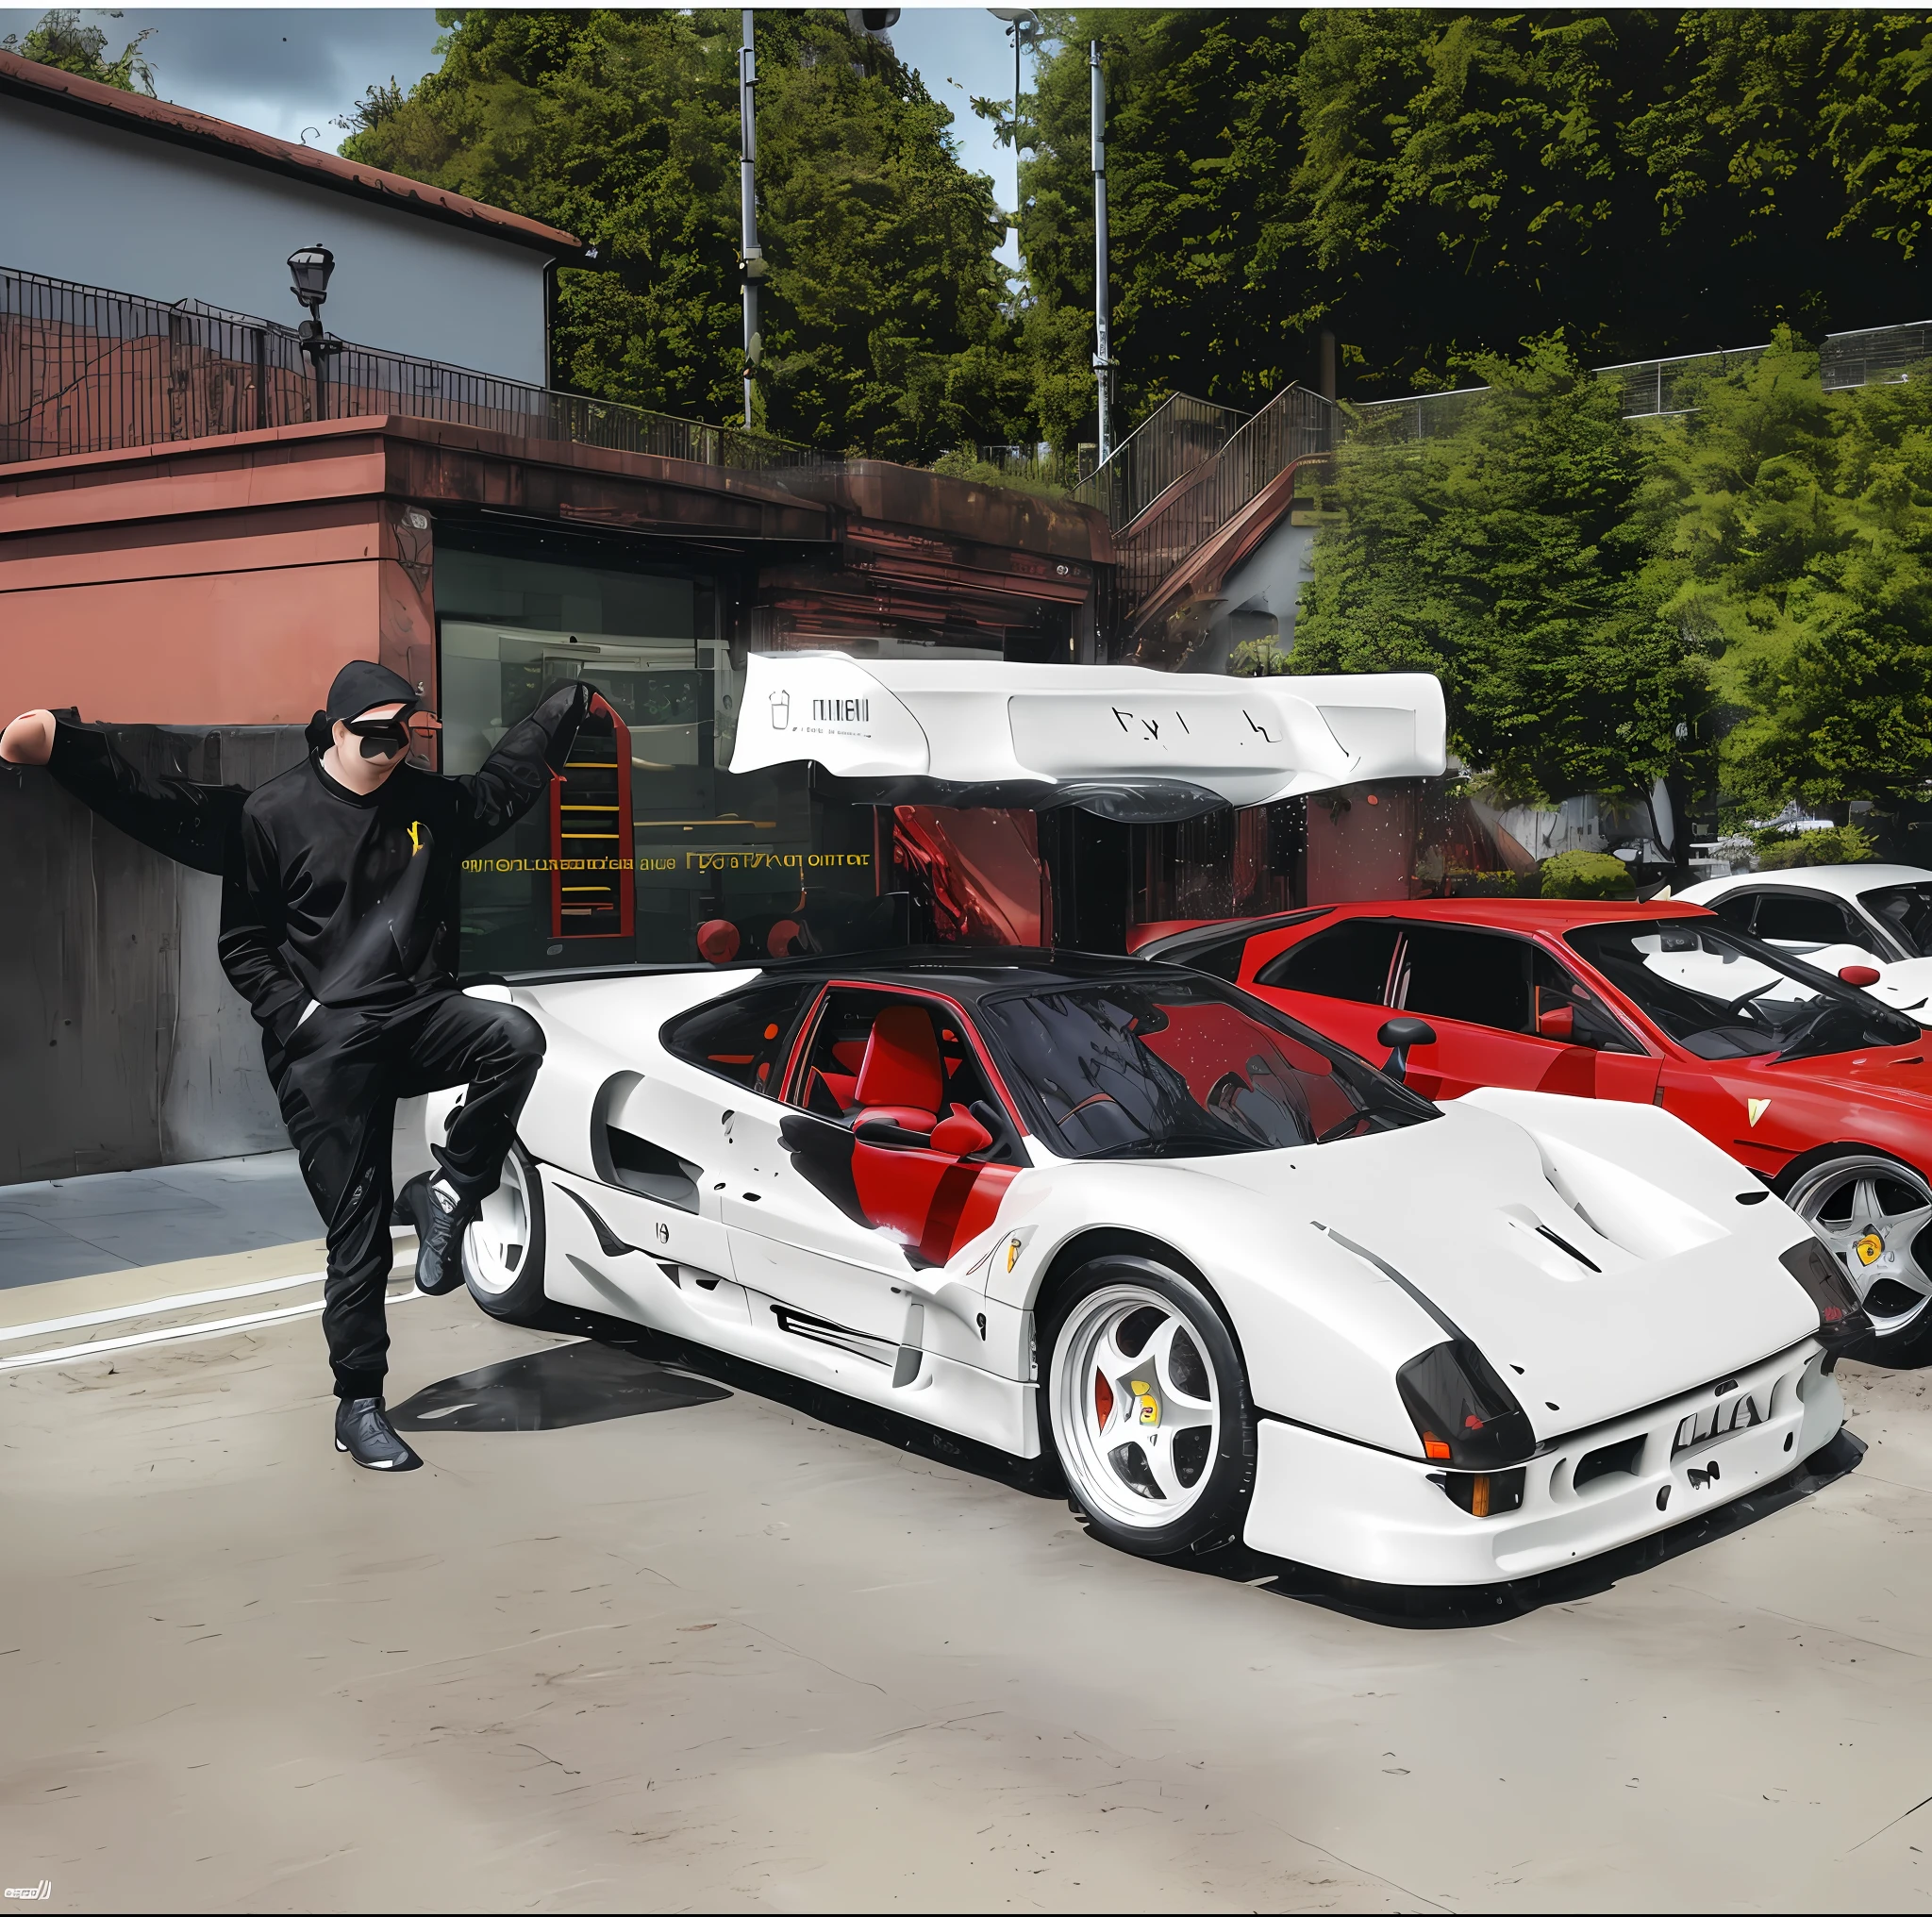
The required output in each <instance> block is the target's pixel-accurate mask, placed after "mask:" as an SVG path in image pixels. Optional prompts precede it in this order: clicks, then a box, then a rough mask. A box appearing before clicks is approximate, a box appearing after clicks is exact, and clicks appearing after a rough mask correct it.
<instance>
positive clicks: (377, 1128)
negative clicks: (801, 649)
mask: <svg viewBox="0 0 1932 1917" xmlns="http://www.w3.org/2000/svg"><path fill="white" fill-rule="evenodd" d="M593 696H594V694H593V691H592V689H591V687H590V686H588V685H587V684H585V683H584V682H582V681H580V680H578V681H572V682H570V683H569V684H567V685H563V686H559V687H558V688H557V689H556V690H555V691H554V692H551V693H550V694H549V696H548V697H546V698H545V699H544V700H543V701H542V703H541V705H539V706H538V708H537V709H536V710H535V711H534V712H533V713H531V715H530V716H529V717H528V718H527V719H525V720H522V721H520V722H519V723H518V724H517V725H513V726H511V727H510V729H509V730H508V732H507V733H505V735H504V737H503V740H502V742H501V743H499V745H498V746H497V748H496V750H495V751H494V752H493V753H491V756H490V758H488V759H487V760H486V761H485V762H484V764H483V766H482V768H481V770H480V771H478V772H476V773H475V774H474V775H470V776H468V777H464V778H444V777H440V776H438V775H435V774H431V773H425V772H423V771H420V770H419V769H418V768H416V767H414V766H411V765H407V764H405V763H404V762H403V760H404V755H405V754H406V753H407V751H408V722H409V720H410V718H411V716H412V715H413V714H414V713H415V712H416V709H417V708H418V706H419V704H420V701H419V700H418V699H417V697H416V694H415V692H414V689H413V688H412V687H411V686H410V685H409V684H408V681H407V680H404V679H402V678H400V677H399V676H398V675H395V674H394V673H391V672H390V671H388V670H387V669H386V668H384V667H381V666H377V665H375V664H372V663H370V662H368V661H366V660H358V661H356V662H354V663H352V664H350V665H348V666H345V667H344V668H343V669H342V671H341V673H339V674H338V675H337V676H336V680H335V683H334V685H333V686H331V687H330V689H329V699H328V706H327V708H326V711H325V712H324V713H319V714H317V717H316V722H315V723H314V724H312V725H311V726H310V728H309V743H310V748H311V749H310V754H309V757H308V758H307V759H305V760H304V762H303V763H302V764H300V765H298V766H296V767H294V768H293V769H291V771H289V772H286V773H283V774H281V775H279V776H278V777H276V778H273V779H270V780H269V781H268V782H267V783H266V784H264V785H262V786H261V787H259V788H258V790H257V791H255V792H252V793H247V794H244V793H242V792H241V791H240V789H239V788H236V787H232V786H227V787H214V786H202V785H196V784H194V783H192V782H191V781H188V780H181V779H166V780H150V779H145V778H143V777H142V775H140V774H138V773H136V772H135V771H134V769H133V768H131V767H130V766H128V764H127V762H126V761H125V759H122V758H119V756H118V755H116V754H115V753H114V752H113V751H112V748H111V747H110V746H109V745H108V742H107V741H106V740H105V739H104V738H103V737H102V736H101V735H100V734H98V733H92V732H90V731H88V730H87V729H86V728H83V727H80V726H78V725H66V724H64V723H63V724H58V725H55V724H54V723H52V721H51V715H47V714H29V715H24V716H23V719H22V720H18V721H16V722H14V725H13V726H10V727H8V731H7V733H6V734H5V735H4V743H0V756H5V757H8V758H12V759H21V758H26V759H28V760H30V761H31V762H38V763H45V764H48V765H49V769H50V770H51V771H52V772H53V773H54V775H55V776H56V777H57V778H58V779H59V780H60V782H61V783H62V784H63V785H65V786H67V787H68V788H69V790H71V791H74V792H76V794H77V795H78V796H79V797H81V798H82V799H83V800H85V801H86V803H88V804H89V805H90V806H92V807H93V808H94V809H95V810H96V811H98V812H100V813H101V814H102V816H103V817H106V818H108V819H109V820H111V821H112V822H113V823H114V824H116V825H121V826H122V827H123V828H124V829H125V830H127V831H129V832H130V833H131V835H132V836H134V837H136V838H138V839H140V840H141V841H142V842H143V843H145V844H148V845H152V846H155V847H156V848H157V849H158V850H160V851H163V852H166V853H168V854H170V855H171V856H173V857H175V858H180V859H181V860H182V862H184V863H186V864H191V865H194V866H197V867H199V868H200V869H201V870H203V871H219V872H221V873H222V875H223V879H224V887H223V904H222V933H221V942H220V953H221V959H222V965H223V968H224V970H225V972H226V973H227V975H228V977H229V979H230V980H231V981H232V983H233V984H234V985H235V987H236V989H237V990H238V991H240V992H242V995H243V996H244V997H246V998H247V1000H248V1001H249V1004H250V1006H251V1008H252V1009H253V1010H254V1013H255V1017H256V1020H257V1022H258V1024H259V1025H261V1028H262V1054H263V1058H264V1059H265V1061H266V1063H267V1066H268V1071H269V1076H270V1079H271V1080H272V1081H273V1083H274V1085H275V1095H276V1097H277V1098H278V1100H279V1101H280V1104H281V1109H282V1117H283V1120H284V1122H285V1123H286V1124H287V1125H288V1127H289V1138H290V1142H291V1143H292V1144H293V1145H294V1147H295V1149H296V1152H297V1154H298V1157H299V1159H300V1162H301V1166H302V1175H303V1177H304V1179H305V1181H306V1182H307V1184H308V1191H309V1195H310V1196H311V1197H312V1198H313V1199H314V1200H315V1205H316V1209H317V1210H318V1211H319V1212H320V1213H321V1214H322V1218H323V1221H324V1224H325V1226H326V1228H327V1242H328V1275H327V1282H326V1287H325V1294H324V1305H323V1328H324V1331H325V1335H326V1337H327V1339H328V1346H329V1359H330V1362H331V1364H332V1366H333V1367H334V1371H335V1389H336V1396H337V1399H338V1400H339V1404H338V1408H337V1414H336V1444H337V1448H338V1449H339V1450H343V1451H347V1452H348V1453H349V1454H350V1455H351V1456H352V1457H353V1458H354V1459H356V1461H357V1462H358V1464H363V1465H367V1466H369V1467H371V1468H372V1469H375V1470H390V1471H408V1470H410V1469H413V1468H414V1467H415V1466H416V1465H418V1464H420V1463H421V1462H422V1460H421V1459H419V1458H418V1457H417V1456H416V1454H415V1453H414V1452H413V1451H412V1450H411V1449H410V1448H409V1446H408V1444H406V1443H405V1442H403V1440H402V1439H401V1438H400V1437H398V1436H397V1435H396V1433H395V1431H394V1429H393V1428H392V1427H391V1425H390V1423H389V1420H388V1417H387V1416H386V1414H385V1412H384V1409H383V1402H382V1390H383V1378H384V1375H385V1373H386V1371H387V1369H388V1364H387V1353H388V1349H389V1334H388V1329H387V1325H386V1322H385V1312H384V1296H385V1288H386V1285H387V1281H388V1278H389V1275H390V1267H391V1244H390V1235H389V1221H390V1213H391V1209H392V1206H393V1203H394V1199H393V1193H392V1192H391V1177H390V1150H391V1130H392V1126H393V1113H394V1107H395V1101H396V1100H397V1099H398V1098H405V1097H410V1096H414V1095H416V1094H419V1093H422V1092H430V1091H435V1090H438V1089H441V1088H443V1087H447V1086H452V1085H467V1086H468V1087H469V1090H468V1092H467V1094H466V1095H465V1097H464V1099H463V1102H462V1104H461V1105H460V1106H459V1107H458V1110H457V1113H456V1115H455V1118H454V1120H453V1122H452V1123H451V1125H450V1127H449V1131H448V1135H447V1137H446V1138H445V1139H444V1141H443V1142H442V1143H441V1145H439V1146H436V1147H435V1148H434V1149H435V1155H436V1158H437V1161H438V1169H437V1171H436V1173H435V1175H434V1176H433V1177H432V1178H431V1179H430V1180H429V1181H428V1182H427V1184H426V1185H417V1186H414V1187H413V1188H412V1189H411V1191H410V1192H409V1198H410V1201H411V1204H412V1209H414V1212H415V1216H416V1226H417V1234H418V1241H419V1249H418V1252H417V1264H416V1275H417V1284H418V1285H419V1287H420V1288H421V1289H422V1290H424V1291H425V1292H446V1291H450V1290H452V1289H454V1288H455V1286H457V1285H458V1284H459V1283H460V1282H461V1276H462V1274H461V1266H460V1263H459V1247H460V1243H461V1240H462V1234H463V1231H464V1229H465V1228H466V1227H467V1225H469V1223H470V1221H471V1220H472V1219H473V1218H474V1217H475V1214H476V1209H477V1207H478V1206H479V1205H480V1204H481V1202H482V1200H483V1199H484V1198H486V1197H488V1196H489V1195H490V1193H491V1192H493V1191H495V1189H496V1187H497V1184H498V1182H499V1180H500V1178H501V1175H502V1171H503V1161H504V1158H505V1156H506V1154H507V1153H508V1150H509V1146H510V1143H511V1141H512V1140H513V1138H514V1137H515V1134H516V1125H517V1119H518V1116H519V1114H520V1113H521V1111H522V1109H523V1105H524V1100H525V1097H526V1096H527V1095H528V1093H529V1090H530V1086H531V1083H532V1082H533V1081H534V1079H535V1077H536V1075H537V1068H538V1066H539V1064H540V1063H541V1059H542V1056H543V1036H542V1033H541V1029H540V1028H539V1027H538V1025H537V1024H536V1022H535V1021H534V1020H533V1019H531V1018H530V1017H529V1016H528V1015H527V1014H526V1013H525V1012H522V1011H520V1010H518V1009H516V1008H515V1007H513V1006H507V1005H503V1004H499V1003H495V1002H492V1001H489V1000H483V999H473V998H469V997H467V996H465V995H464V994H463V993H462V992H458V990H457V987H456V977H455V971H454V957H455V952H454V946H455V912H456V905H457V888H456V879H457V873H458V866H459V865H460V862H461V861H462V860H463V859H464V858H467V857H469V856H470V855H471V854H473V853H474V852H475V851H476V850H477V849H478V848H479V847H480V846H482V845H485V844H487V843H488V842H490V841H491V840H492V839H495V838H497V837H498V836H499V835H500V834H502V833H504V832H506V831H508V829H509V827H510V826H511V825H514V824H515V823H516V821H517V820H518V819H520V818H521V817H522V816H523V815H524V814H525V812H527V811H528V810H529V809H530V808H531V807H533V806H534V805H536V804H537V802H538V801H539V800H540V799H541V797H542V796H543V794H544V793H545V792H546V791H547V790H548V788H549V785H550V781H551V779H552V777H553V776H554V775H556V774H557V773H558V771H560V770H561V769H562V767H563V764H564V761H565V760H566V758H568V757H569V754H570V750H571V746H572V744H573V742H575V737H576V733H577V728H578V727H579V725H581V724H582V722H583V719H584V716H585V714H586V713H587V712H588V710H589V709H590V703H591V698H592V697H593ZM28 720H34V721H37V722H38V721H44V722H46V724H45V725H44V727H43V730H44V731H45V732H46V733H48V734H50V735H51V737H50V738H49V739H48V740H47V742H46V744H45V745H44V746H38V745H37V744H36V742H35V741H36V737H37V735H35V734H34V733H33V732H32V731H31V729H28V730H25V731H23V730H22V728H23V727H25V725H26V722H27V721H28ZM22 739H25V740H26V741H27V743H26V745H25V746H24V747H22V746H20V745H19V744H18V743H17V742H18V741H19V740H22Z"/></svg>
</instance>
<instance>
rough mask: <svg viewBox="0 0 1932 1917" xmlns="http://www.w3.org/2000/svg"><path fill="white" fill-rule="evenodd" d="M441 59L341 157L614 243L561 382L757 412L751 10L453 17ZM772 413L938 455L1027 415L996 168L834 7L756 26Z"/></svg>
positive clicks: (776, 421)
mask: <svg viewBox="0 0 1932 1917" xmlns="http://www.w3.org/2000/svg"><path fill="white" fill-rule="evenodd" d="M439 18H440V19H441V20H442V21H443V22H444V24H445V25H446V27H447V29H448V30H447V32H446V35H445V38H444V41H443V43H442V44H443V63H442V66H441V70H440V71H439V72H437V73H435V74H433V75H429V76H428V77H427V78H426V79H425V80H424V81H422V82H421V83H420V84H419V85H418V86H417V87H416V88H414V89H413V90H412V91H411V92H410V93H409V94H408V98H407V99H406V100H404V101H403V102H402V103H400V104H399V105H396V106H394V107H392V108H391V107H389V105H388V103H383V110H381V111H380V112H379V113H378V114H375V115H373V116H372V117H371V119H370V124H369V125H366V127H365V128H364V129H363V130H362V131H360V132H358V133H357V134H355V135H354V136H353V137H352V138H351V139H349V140H347V141H345V142H343V148H342V150H343V152H344V153H345V154H348V155H349V156H350V157H351V158H357V159H360V160H364V161H366V162H369V163H371V164H374V165H377V166H382V167H386V168H389V169H390V170H391V171H394V172H398V173H404V174H408V175H412V176H414V177H417V178H421V179H427V180H430V181H433V182H434V183H436V184H438V185H441V186H446V187H451V188H454V189H455V190H456V191H458V192H464V193H468V194H472V195H474V196H475V197H476V198H478V199H482V200H487V201H490V202H491V203H492V204H495V205H498V206H505V207H509V208H514V209H515V210H517V211H520V212H524V213H527V214H530V215H532V216H533V217H535V218H538V219H541V220H544V221H548V222H550V223H552V224H554V225H559V226H562V227H564V228H566V229H567V230H569V231H571V232H574V233H576V234H577V235H579V236H580V237H582V238H584V239H586V240H591V241H594V242H597V243H598V244H599V246H600V248H601V250H602V252H603V254H604V256H605V258H606V259H607V260H608V263H609V266H610V268H611V270H610V271H608V272H602V273H581V272H566V273H564V274H563V275H560V280H561V284H560V286H559V292H558V342H557V353H558V374H559V375H560V376H561V377H563V378H564V379H566V380H568V381H569V383H571V384H572V385H574V386H575V387H577V388H579V389H580V390H582V391H584V392H591V393H595V394H598V395H599V396H602V397H607V398H613V399H623V400H627V401H630V402H632V403H634V404H637V405H641V406H646V407H652V408H659V409H662V410H668V411H673V412H685V413H697V414H700V415H703V416H705V417H708V418H713V419H716V418H728V417H730V416H732V415H733V414H734V413H736V412H737V411H738V410H739V408H740V367H741V353H740V349H739V318H738V315H739V287H738V279H737V273H736V269H735V264H734V262H735V259H736V255H737V245H738V238H739V232H738V188H739V168H738V108H737V47H738V32H739V17H738V15H737V14H736V13H735V12H732V13H726V12H724V11H722V10H710V9H703V8H701V9H697V10H694V11H691V12H677V11H670V10H665V11H649V12H642V11H639V12H617V11H609V10H598V11H589V12H578V13H570V12H491V13H484V12H474V13H468V12H466V13H461V14H456V13H445V14H440V15H439ZM758 75H759V84H758V160H759V194H760V206H759V227H760V240H761V242H762V246H763V250H764V253H765V256H766V258H767V260H768V262H769V277H768V278H767V279H766V280H765V281H764V283H763V287H762V290H761V293H760V334H761V337H762V342H763V348H764V357H763V361H762V367H761V374H760V377H759V380H758V392H759V395H760V402H761V404H762V407H763V409H764V410H763V417H762V418H761V419H760V421H759V424H760V425H763V426H765V427H766V428H767V429H768V430H771V431H774V432H776V433H780V434H783V435H785V436H787V437H791V438H796V439H801V440H806V441H808V442H813V443H816V444H819V445H822V446H825V447H827V448H829V449H836V450H847V449H850V450H855V451H859V452H867V453H872V454H875V455H878V456H881V457H885V458H910V459H915V460H917V459H928V458H932V457H933V456H934V455H935V454H936V453H938V452H939V451H940V450H941V449H942V448H944V447H946V446H950V445H954V444H957V443H958V442H961V441H962V440H963V441H971V440H974V439H990V438H995V437H999V438H1004V437H1007V436H1008V435H1007V433H1006V432H1005V430H1004V427H1005V425H1006V423H1007V420H1008V415H1009V414H1010V413H1012V412H1014V411H1020V412H1024V398H1025V390H1024V377H1022V376H1020V375H1018V374H1017V373H1016V372H1015V370H1014V368H1013V366H1012V364H1011V358H1012V356H1011V350H1010V337H1009V336H1010V333H1011V327H1010V324H1009V323H1008V322H1007V321H1006V320H1005V319H1004V318H1003V315H1002V312H1001V308H1000V300H999V294H1000V276H999V274H998V270H997V267H996V264H995V262H994V260H993V258H992V253H993V249H994V247H996V246H997V245H998V244H999V242H1000V241H1001V239H1002V237H1003V232H1004V229H1003V225H1002V223H1001V222H1000V220H999V218H998V216H997V213H996V210H995V208H994V206H993V201H992V190H991V183H990V182H988V181H987V180H986V179H984V178H983V177H981V176H978V175H969V174H967V173H966V172H965V171H964V169H963V168H961V167H960V165H959V163H958V158H957V157H956V155H955V154H954V151H953V147H952V142H951V136H950V135H949V133H948V131H947V128H948V127H949V126H950V125H951V120H952V116H951V114H950V112H949V111H948V110H947V109H946V108H944V107H942V106H941V105H940V104H938V103H937V102H936V101H934V100H933V99H931V98H930V96H929V95H928V94H927V93H926V92H925V90H924V87H923V86H922V85H921V83H920V81H919V78H918V76H917V75H915V74H913V73H912V72H911V71H910V70H909V69H908V68H907V67H906V66H904V65H903V64H902V63H901V62H900V60H899V59H898V58H897V57H896V55H894V53H893V52H892V50H891V47H890V46H888V45H886V44H884V43H883V42H879V41H877V40H874V39H870V38H864V37H857V36H854V35H853V34H851V33H850V32H849V31H848V30H847V29H846V27H845V25H844V23H843V19H842V16H841V15H840V14H838V13H835V12H831V11H829V10H814V11H809V12H790V11H786V12H779V11H768V12H761V13H760V14H759V16H758Z"/></svg>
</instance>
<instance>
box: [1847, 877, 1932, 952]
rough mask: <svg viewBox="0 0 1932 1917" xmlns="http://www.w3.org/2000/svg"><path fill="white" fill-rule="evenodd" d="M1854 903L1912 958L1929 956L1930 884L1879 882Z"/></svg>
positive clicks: (1931, 933)
mask: <svg viewBox="0 0 1932 1917" xmlns="http://www.w3.org/2000/svg"><path fill="white" fill-rule="evenodd" d="M1858 903H1859V904H1860V905H1861V906H1863V907H1864V908H1865V909H1866V910H1867V911H1868V912H1870V913H1871V914H1872V916H1873V917H1874V919H1876V920H1877V921H1878V923H1879V924H1880V925H1883V926H1884V927H1885V928H1886V930H1887V931H1889V932H1890V934H1891V936H1892V937H1893V938H1894V939H1896V940H1897V941H1898V942H1899V943H1900V944H1901V945H1903V946H1904V947H1905V948H1906V952H1907V956H1909V957H1910V958H1927V957H1932V884H1927V885H1882V886H1879V887H1878V888H1877V889H1876V890H1875V891H1873V892H1860V893H1859V894H1858Z"/></svg>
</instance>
